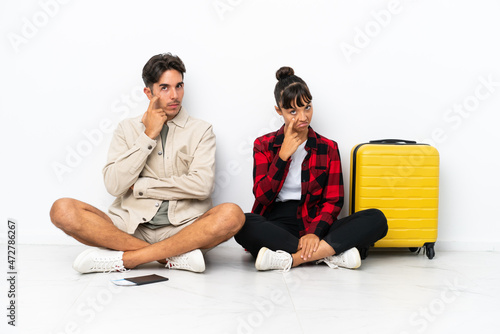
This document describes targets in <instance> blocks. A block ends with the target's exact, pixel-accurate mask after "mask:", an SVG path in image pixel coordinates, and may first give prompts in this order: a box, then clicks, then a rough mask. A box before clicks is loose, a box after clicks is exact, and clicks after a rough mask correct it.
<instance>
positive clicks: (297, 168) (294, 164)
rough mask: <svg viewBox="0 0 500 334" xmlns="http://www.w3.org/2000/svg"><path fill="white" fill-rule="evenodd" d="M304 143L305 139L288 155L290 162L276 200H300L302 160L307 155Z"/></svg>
mask: <svg viewBox="0 0 500 334" xmlns="http://www.w3.org/2000/svg"><path fill="white" fill-rule="evenodd" d="M306 143H307V140H306V141H305V142H303V143H302V144H301V145H300V146H299V147H298V148H297V150H296V151H295V153H293V154H292V156H291V157H290V159H292V161H291V162H290V167H289V169H288V174H287V176H286V179H285V183H283V187H282V188H281V190H280V192H279V194H278V198H277V199H276V200H277V201H278V202H285V201H295V200H297V201H298V200H300V196H301V189H302V188H301V187H302V182H301V173H302V162H303V161H304V159H305V158H306V156H307V151H306V149H305V147H306Z"/></svg>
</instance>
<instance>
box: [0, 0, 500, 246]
mask: <svg viewBox="0 0 500 334" xmlns="http://www.w3.org/2000/svg"><path fill="white" fill-rule="evenodd" d="M499 14H500V3H499V2H498V1H493V0H491V1H487V0H479V1H478V0H474V1H472V0H470V1H465V0H462V1H451V0H449V1H431V0H427V1H425V0H422V1H419V0H409V1H403V0H401V1H393V2H390V1H361V0H359V1H347V0H346V1H284V0H281V1H269V0H267V1H264V0H259V1H250V0H206V1H201V0H199V1H180V0H179V1H166V0H162V1H96V0H90V1H76V0H64V1H63V0H60V1H57V0H41V1H34V0H25V1H5V0H4V1H2V2H1V4H0V22H1V32H0V36H1V37H2V38H1V42H0V43H1V60H2V61H1V62H0V66H1V79H0V80H1V87H0V88H1V90H0V91H1V96H0V97H1V98H0V110H1V116H0V127H1V128H0V134H1V141H0V143H1V144H0V145H1V147H0V148H1V176H2V187H1V194H2V195H1V203H0V220H1V221H2V222H3V223H2V225H3V227H1V228H0V236H1V238H2V240H5V237H6V223H7V218H14V219H16V220H17V221H18V226H19V227H18V241H19V242H21V243H37V244H39V243H40V244H49V243H61V244H73V243H76V242H75V241H73V240H72V239H70V238H69V237H67V236H66V235H64V234H63V233H62V232H61V231H59V230H57V229H56V228H55V227H54V226H53V225H52V224H51V222H50V219H49V210H50V206H51V204H52V203H53V201H54V200H56V199H57V198H60V197H74V198H77V199H80V200H82V201H85V202H88V203H90V204H93V205H94V206H96V207H98V208H100V209H101V210H106V208H107V207H108V206H109V204H110V203H111V201H112V199H113V198H112V197H111V196H110V195H109V194H107V193H106V190H105V188H104V186H103V181H102V174H101V171H102V167H103V166H104V163H105V160H106V153H107V149H108V145H109V142H110V139H111V136H112V131H113V129H114V127H115V126H116V124H117V123H118V122H119V120H121V119H123V118H124V117H132V116H135V115H139V114H141V113H143V112H144V111H145V110H146V108H147V105H148V103H147V102H148V101H147V99H146V98H145V96H144V95H143V94H142V87H143V86H142V80H141V71H142V67H143V66H144V64H145V63H146V61H147V60H148V59H149V58H150V57H151V56H152V55H154V54H158V53H163V52H172V53H174V54H177V55H179V56H180V57H181V58H182V59H183V60H184V62H185V64H186V67H187V73H186V76H185V91H186V93H185V98H184V106H185V107H186V108H187V110H188V111H189V112H190V114H191V115H193V116H195V117H198V118H202V119H205V120H207V121H209V122H211V123H212V124H213V126H214V130H215V132H216V135H217V187H216V191H215V193H214V202H215V203H216V204H219V203H222V202H226V201H230V202H235V203H237V204H239V205H240V206H241V207H242V208H243V210H244V211H249V210H250V209H251V205H252V202H253V195H252V192H251V187H252V152H251V148H252V143H253V140H254V139H255V138H256V137H257V136H258V135H261V134H263V133H266V132H269V131H271V130H275V129H277V128H278V127H279V126H280V120H279V118H278V117H277V116H276V114H275V111H274V97H273V89H274V85H275V83H276V81H275V77H274V74H275V71H276V70H277V69H278V68H279V67H280V66H283V65H288V66H292V67H293V68H294V69H295V71H296V74H297V75H299V76H301V77H302V78H303V79H304V80H305V81H306V82H307V83H308V85H309V87H310V90H311V92H312V95H313V102H314V118H313V121H312V126H313V128H314V129H315V130H316V131H317V132H319V133H321V134H323V135H324V136H326V137H329V138H331V139H333V140H335V141H337V142H338V143H339V146H340V149H341V156H342V160H343V171H344V182H345V184H346V185H347V184H348V182H349V155H350V150H351V148H352V147H353V146H354V145H356V144H358V143H362V142H366V141H368V140H371V139H379V138H404V139H412V140H417V141H420V142H426V143H430V144H433V145H434V146H435V147H437V148H438V150H439V152H440V155H441V166H440V168H441V169H440V173H441V178H440V207H439V209H440V213H439V236H438V243H437V244H436V248H437V249H440V248H441V249H449V250H498V249H499V248H500V237H499V236H500V224H499V223H500V222H499V219H498V216H497V215H496V214H494V210H495V209H496V207H497V204H498V202H499V199H500V196H499V195H498V188H499V186H500V178H499V177H498V171H499V169H500V162H499V159H498V157H497V152H498V145H497V144H498V143H499V142H500V135H499V130H498V126H499V124H500V122H499V121H500V119H499V116H498V115H499V113H498V110H499V107H500V62H499V60H500V43H499V41H498V32H499V31H500V20H499V19H498V16H499ZM488 81H489V82H490V84H485V82H488ZM459 110H462V111H461V113H459V112H458V111H459ZM56 167H57V168H59V171H58V172H57V171H56ZM347 196H348V187H346V199H347V198H348V197H347ZM347 208H348V201H347V200H346V204H345V207H344V210H343V211H342V214H341V216H344V215H346V213H347Z"/></svg>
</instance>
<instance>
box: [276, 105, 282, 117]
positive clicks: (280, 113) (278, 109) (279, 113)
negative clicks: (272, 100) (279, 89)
mask: <svg viewBox="0 0 500 334" xmlns="http://www.w3.org/2000/svg"><path fill="white" fill-rule="evenodd" d="M274 109H276V112H277V113H278V115H280V116H283V112H282V111H281V109H280V108H278V107H276V106H274Z"/></svg>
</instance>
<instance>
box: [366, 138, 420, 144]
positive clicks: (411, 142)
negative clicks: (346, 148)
mask: <svg viewBox="0 0 500 334" xmlns="http://www.w3.org/2000/svg"><path fill="white" fill-rule="evenodd" d="M397 143H404V144H416V143H417V142H416V141H414V140H404V139H378V140H370V144H397Z"/></svg>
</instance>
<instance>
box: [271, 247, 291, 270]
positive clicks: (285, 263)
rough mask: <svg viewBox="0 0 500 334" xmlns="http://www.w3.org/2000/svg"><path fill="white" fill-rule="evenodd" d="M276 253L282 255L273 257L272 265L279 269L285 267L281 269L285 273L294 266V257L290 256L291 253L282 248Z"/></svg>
mask: <svg viewBox="0 0 500 334" xmlns="http://www.w3.org/2000/svg"><path fill="white" fill-rule="evenodd" d="M276 254H280V255H278V256H275V257H273V258H272V260H271V267H272V268H277V269H279V268H283V269H282V270H281V271H282V272H284V273H286V272H289V271H290V268H291V267H292V257H291V256H290V254H288V253H287V252H284V251H282V250H278V251H276Z"/></svg>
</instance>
